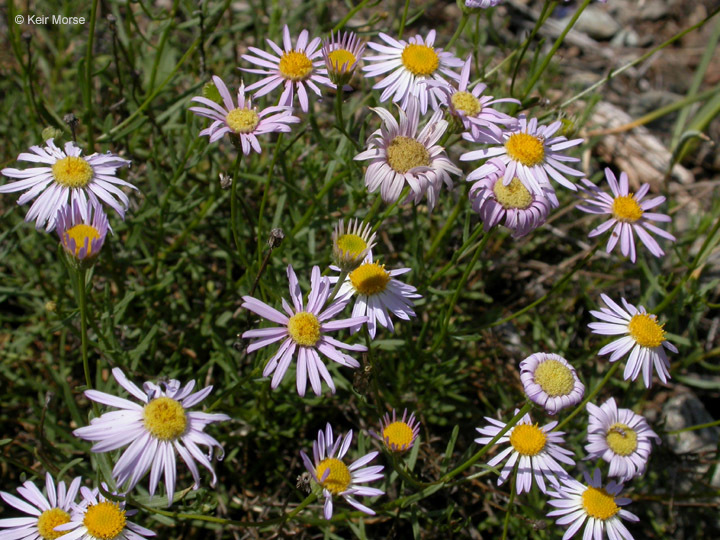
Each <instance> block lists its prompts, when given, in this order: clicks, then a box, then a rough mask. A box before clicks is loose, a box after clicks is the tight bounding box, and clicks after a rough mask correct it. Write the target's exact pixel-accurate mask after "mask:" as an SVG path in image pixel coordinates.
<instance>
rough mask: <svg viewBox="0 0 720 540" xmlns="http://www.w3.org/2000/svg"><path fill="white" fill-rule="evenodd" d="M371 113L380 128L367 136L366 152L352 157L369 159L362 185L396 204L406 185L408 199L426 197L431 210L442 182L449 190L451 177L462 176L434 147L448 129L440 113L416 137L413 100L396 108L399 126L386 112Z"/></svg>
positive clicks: (414, 101)
mask: <svg viewBox="0 0 720 540" xmlns="http://www.w3.org/2000/svg"><path fill="white" fill-rule="evenodd" d="M372 110H373V111H375V112H376V113H377V114H378V116H380V118H381V119H382V121H383V126H382V127H381V128H380V129H378V130H377V131H375V132H373V133H372V135H370V138H369V139H368V149H367V150H365V151H364V152H361V153H359V154H358V155H357V156H355V160H366V159H370V160H372V161H371V163H370V165H368V168H367V170H366V171H365V185H366V186H367V187H368V190H369V191H370V193H374V192H376V191H377V190H378V189H379V190H380V195H381V196H382V199H383V201H385V202H395V201H397V200H398V197H400V193H401V192H402V190H403V187H405V183H407V184H408V185H409V186H410V189H411V193H410V195H409V197H408V200H414V202H415V203H416V204H417V203H419V202H420V201H421V200H422V198H423V197H424V196H427V200H428V207H429V209H430V210H432V209H433V207H434V206H435V201H436V200H437V194H438V193H439V192H440V188H441V187H442V184H443V182H444V183H445V184H447V186H448V187H452V180H451V178H450V175H451V174H454V175H460V174H462V171H461V170H460V169H459V168H458V167H456V166H455V165H454V164H453V163H452V162H451V161H450V160H449V159H448V157H447V155H446V154H445V149H444V148H443V147H442V146H439V145H437V144H436V143H437V142H438V141H439V140H440V138H441V137H442V135H443V133H445V130H446V129H447V126H448V123H447V122H446V121H445V120H443V119H442V112H440V111H436V112H435V114H433V116H432V118H430V120H429V121H428V123H427V124H426V125H425V127H424V128H423V129H422V131H421V132H420V134H419V135H418V134H417V129H418V122H419V119H420V113H419V111H418V102H417V100H416V99H414V98H412V99H410V100H409V103H408V105H407V109H406V110H403V109H399V111H398V113H399V115H400V123H399V124H398V122H397V121H396V120H395V118H394V117H393V116H392V115H391V114H390V111H388V110H387V109H382V108H373V109H372Z"/></svg>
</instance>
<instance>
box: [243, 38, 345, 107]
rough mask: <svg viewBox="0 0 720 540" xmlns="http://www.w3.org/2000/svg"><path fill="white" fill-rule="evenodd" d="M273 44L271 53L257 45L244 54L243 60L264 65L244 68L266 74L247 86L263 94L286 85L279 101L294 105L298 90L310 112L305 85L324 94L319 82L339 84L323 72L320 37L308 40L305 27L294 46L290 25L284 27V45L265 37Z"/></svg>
mask: <svg viewBox="0 0 720 540" xmlns="http://www.w3.org/2000/svg"><path fill="white" fill-rule="evenodd" d="M265 41H266V42H267V44H268V45H269V46H270V48H271V49H272V50H273V52H275V54H276V55H277V56H275V55H274V54H270V53H268V52H265V51H263V50H262V49H258V48H257V47H248V50H249V51H250V52H251V53H253V54H254V55H255V56H253V55H252V54H243V55H242V58H243V60H247V61H248V62H250V63H251V64H255V65H256V66H260V67H261V68H264V69H250V68H241V69H242V71H247V72H248V73H258V74H260V75H266V77H265V78H263V79H262V80H260V81H258V82H256V83H254V84H251V85H250V86H248V87H247V90H248V92H252V91H253V90H257V92H255V94H254V97H255V98H259V97H260V96H264V95H265V94H268V93H270V92H272V91H273V90H275V89H276V88H277V87H278V86H280V85H283V86H284V90H283V93H282V95H281V96H280V101H279V103H278V105H280V106H290V107H291V106H292V104H293V101H294V99H295V94H296V93H297V96H298V99H299V100H300V108H301V109H302V111H303V112H305V113H306V112H308V106H309V101H308V94H307V89H306V88H305V86H307V87H308V88H310V90H312V91H313V92H315V93H316V94H317V95H318V96H320V95H322V94H321V92H320V88H318V86H317V85H318V84H323V85H325V86H329V87H330V88H335V85H334V84H333V83H332V82H331V81H330V79H328V78H327V77H325V76H324V75H322V74H321V72H320V71H319V69H318V68H321V67H322V65H323V60H322V50H321V49H320V48H319V47H320V38H315V39H313V40H312V41H310V42H309V43H308V31H307V30H303V31H302V32H300V36H299V37H298V39H297V42H296V43H295V47H293V46H292V41H291V39H290V30H288V27H287V25H285V27H284V28H283V47H284V49H281V48H280V47H278V46H277V45H276V44H275V42H273V41H271V40H270V39H267V38H266V39H265Z"/></svg>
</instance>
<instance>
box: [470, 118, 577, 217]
mask: <svg viewBox="0 0 720 540" xmlns="http://www.w3.org/2000/svg"><path fill="white" fill-rule="evenodd" d="M561 127H562V122H560V121H557V122H553V123H552V124H550V125H547V126H538V123H537V119H536V118H532V119H531V120H530V121H528V120H527V118H526V117H525V116H524V115H520V118H519V120H518V125H517V127H516V128H514V129H508V130H505V131H503V132H502V136H500V137H497V136H496V135H495V134H494V133H493V132H492V131H485V132H482V133H481V134H480V137H479V138H477V139H476V138H475V137H473V136H472V134H470V133H464V134H463V138H465V139H467V140H469V141H475V142H482V143H486V144H489V145H491V146H490V147H489V148H483V149H481V150H473V151H471V152H466V153H465V154H463V155H461V156H460V160H461V161H474V160H477V159H486V158H491V157H497V158H498V159H499V160H501V161H502V162H503V163H504V164H505V176H504V179H503V182H504V183H505V185H507V184H509V183H510V182H512V179H513V178H518V179H519V180H520V182H522V183H523V185H524V186H525V187H526V188H527V189H528V190H530V192H531V193H533V194H535V195H540V196H545V197H548V198H549V199H550V202H552V204H553V206H554V207H557V206H558V205H559V203H558V200H557V196H556V195H555V191H554V190H553V189H552V186H551V185H550V180H549V178H548V176H549V177H550V178H552V179H553V180H555V181H556V182H557V183H559V184H561V185H563V186H565V187H566V188H568V189H572V190H573V191H576V190H577V187H576V186H575V184H573V183H572V182H570V181H569V180H568V179H567V178H565V177H564V176H563V174H568V175H570V176H583V172H582V171H578V170H576V169H573V168H571V167H568V166H567V165H565V163H567V162H576V161H580V159H579V158H574V157H569V156H566V155H564V154H563V151H564V150H567V149H568V148H571V147H573V146H577V145H578V144H581V143H582V142H583V140H584V139H572V140H568V139H567V138H566V137H564V136H562V135H560V136H555V134H556V133H557V132H558V130H559V129H560V128H561ZM493 168H495V166H494V165H489V166H488V164H485V165H482V166H481V167H479V168H477V169H475V170H474V171H473V172H472V173H470V174H469V175H468V178H467V179H468V180H475V179H478V178H483V177H485V176H486V175H487V174H488V173H489V172H491V170H492V169H493Z"/></svg>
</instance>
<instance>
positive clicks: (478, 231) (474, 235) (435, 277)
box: [428, 224, 483, 284]
mask: <svg viewBox="0 0 720 540" xmlns="http://www.w3.org/2000/svg"><path fill="white" fill-rule="evenodd" d="M482 232H483V226H482V225H480V224H478V225H477V227H475V230H474V231H473V233H472V234H471V235H470V236H468V239H467V240H465V243H463V245H462V246H460V249H458V250H456V251H454V252H453V254H452V258H451V259H450V262H448V263H447V264H446V265H445V266H443V267H442V268H441V269H440V270H438V271H437V272H435V273H434V274H433V275H432V276H431V277H430V280H429V281H428V284H430V283H432V282H434V281H436V280H438V279H439V278H441V277H443V276H444V275H445V273H446V272H447V271H448V270H450V268H452V267H453V266H455V265H456V264H457V262H458V260H459V259H460V257H461V256H462V255H463V253H465V251H467V249H468V248H469V247H470V246H471V245H473V243H474V242H475V240H477V237H478V236H480V234H482Z"/></svg>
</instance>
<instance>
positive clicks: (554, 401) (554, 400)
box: [520, 353, 585, 414]
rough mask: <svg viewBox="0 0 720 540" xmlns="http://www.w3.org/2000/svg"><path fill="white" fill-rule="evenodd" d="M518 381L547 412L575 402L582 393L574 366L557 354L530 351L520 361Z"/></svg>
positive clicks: (555, 411)
mask: <svg viewBox="0 0 720 540" xmlns="http://www.w3.org/2000/svg"><path fill="white" fill-rule="evenodd" d="M520 380H521V381H522V383H523V387H524V388H525V393H526V394H527V396H528V398H530V400H531V401H533V402H534V403H537V404H538V405H540V406H541V407H543V408H544V409H545V410H546V411H547V412H548V414H557V412H558V411H559V410H561V409H564V408H566V407H570V406H572V405H577V404H578V403H580V400H581V399H582V398H583V395H584V394H585V385H583V383H581V382H580V379H579V378H578V376H577V372H576V371H575V368H574V367H572V366H571V365H570V362H568V361H567V360H565V359H564V358H563V357H562V356H560V355H559V354H554V353H535V354H531V355H530V356H528V357H527V358H526V359H525V360H523V361H522V362H520Z"/></svg>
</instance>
